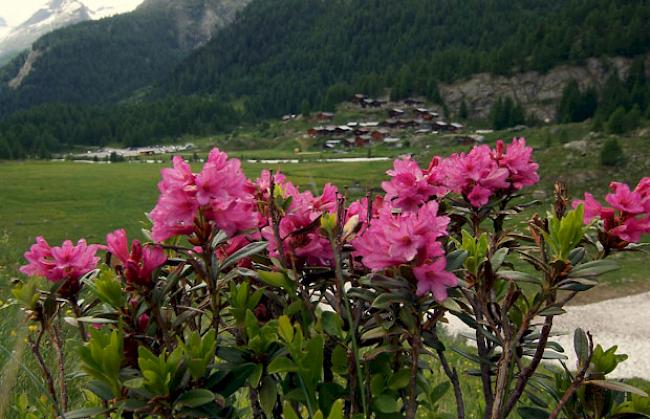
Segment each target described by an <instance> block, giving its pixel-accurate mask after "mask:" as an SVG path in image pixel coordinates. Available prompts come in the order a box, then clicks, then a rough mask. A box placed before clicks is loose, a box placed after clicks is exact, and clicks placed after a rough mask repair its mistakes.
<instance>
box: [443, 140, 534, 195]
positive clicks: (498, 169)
mask: <svg viewBox="0 0 650 419" xmlns="http://www.w3.org/2000/svg"><path fill="white" fill-rule="evenodd" d="M532 151H533V150H532V148H530V147H527V146H526V140H524V139H523V138H515V139H514V140H513V141H512V143H511V144H509V145H508V146H507V148H506V149H505V152H504V143H503V141H501V140H499V141H497V146H496V149H495V150H491V149H490V148H489V147H488V146H486V145H482V146H479V147H474V148H473V149H472V150H471V151H470V152H469V153H467V154H465V153H459V154H453V155H452V156H450V157H449V158H447V159H445V160H444V161H443V162H442V165H443V167H444V168H443V169H442V170H443V171H444V173H445V175H444V177H445V181H444V182H445V185H446V186H447V187H448V188H449V189H450V190H451V191H453V192H456V193H459V194H462V195H463V196H464V197H466V198H467V200H468V201H469V202H470V204H472V206H473V207H475V208H479V207H482V206H484V205H485V204H487V203H488V201H489V200H490V198H491V197H492V196H493V195H495V194H496V193H498V192H499V191H517V190H520V189H521V188H523V187H524V186H530V185H534V184H535V183H537V182H538V181H539V175H538V174H537V169H538V167H539V166H538V165H537V163H535V162H534V161H533V160H532Z"/></svg>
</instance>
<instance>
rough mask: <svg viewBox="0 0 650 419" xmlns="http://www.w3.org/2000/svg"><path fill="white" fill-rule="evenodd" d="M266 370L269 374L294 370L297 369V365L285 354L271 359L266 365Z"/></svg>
mask: <svg viewBox="0 0 650 419" xmlns="http://www.w3.org/2000/svg"><path fill="white" fill-rule="evenodd" d="M267 371H268V372H269V374H277V373H280V372H296V371H298V367H297V366H296V364H295V363H294V362H293V361H292V360H290V359H289V358H287V357H286V356H281V357H278V358H275V359H274V360H273V361H271V363H270V364H269V366H268V367H267Z"/></svg>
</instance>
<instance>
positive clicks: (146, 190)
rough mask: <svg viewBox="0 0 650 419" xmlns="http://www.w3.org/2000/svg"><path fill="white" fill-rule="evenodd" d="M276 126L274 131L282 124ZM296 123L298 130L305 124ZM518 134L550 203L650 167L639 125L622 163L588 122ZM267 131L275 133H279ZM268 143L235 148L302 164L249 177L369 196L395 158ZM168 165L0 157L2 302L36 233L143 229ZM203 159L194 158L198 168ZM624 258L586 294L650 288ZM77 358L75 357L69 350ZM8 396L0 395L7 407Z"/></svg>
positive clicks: (638, 265)
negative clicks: (579, 146) (609, 160)
mask: <svg viewBox="0 0 650 419" xmlns="http://www.w3.org/2000/svg"><path fill="white" fill-rule="evenodd" d="M301 124H302V125H305V126H306V124H304V123H301ZM302 125H301V127H300V129H302ZM269 129H270V130H274V129H275V127H271V128H269ZM295 132H299V130H298V128H296V130H295ZM516 134H517V136H519V135H521V136H526V137H527V138H528V139H529V144H531V145H532V146H534V147H535V149H536V153H535V158H536V160H537V161H538V162H539V163H540V173H541V182H540V184H539V185H537V186H534V187H533V188H531V189H530V190H529V191H528V192H529V193H530V194H531V195H532V196H534V197H535V198H537V199H540V200H541V201H543V203H544V204H548V203H549V202H550V199H551V194H550V192H551V191H552V184H553V182H554V181H555V180H556V179H558V178H559V179H562V180H564V181H566V182H567V184H568V185H569V188H570V191H571V193H572V196H575V197H577V196H579V195H581V193H582V192H583V191H586V190H589V191H594V193H595V194H596V195H597V196H602V194H603V193H605V192H606V190H607V185H608V182H609V181H610V180H612V179H614V180H620V181H625V182H630V183H636V182H637V181H638V180H639V179H640V178H641V177H643V176H644V175H645V176H647V175H649V174H650V138H649V136H648V134H647V133H645V134H644V132H642V131H640V132H637V133H636V134H634V135H629V136H626V137H621V138H620V143H621V145H622V147H623V149H624V150H625V153H626V155H627V156H628V159H627V163H626V164H625V166H623V167H619V168H604V167H602V166H601V165H600V164H599V153H600V149H601V147H602V144H603V143H604V141H605V139H606V137H605V136H597V137H589V135H590V134H589V127H588V126H587V125H584V124H578V125H567V126H562V127H547V128H541V129H530V130H526V131H524V132H518V133H516ZM268 135H270V136H273V135H274V133H273V132H271V133H270V134H268ZM248 136H252V134H251V133H245V134H242V137H243V138H247V137H248ZM512 136H514V133H509V132H500V133H494V134H491V135H489V136H488V139H487V140H488V143H490V144H493V141H494V140H495V139H496V138H497V137H504V138H510V137H512ZM583 138H589V144H588V147H587V148H586V150H585V152H584V153H582V152H577V151H572V150H570V149H567V148H565V146H564V145H565V144H566V143H568V142H571V141H575V140H580V139H583ZM224 141H225V138H219V139H215V140H214V141H211V140H208V139H206V140H204V141H203V142H201V143H200V145H201V151H200V153H199V154H200V156H201V157H204V156H205V154H206V150H207V149H208V148H209V145H210V144H212V143H213V142H214V143H216V144H219V145H223V142H224ZM271 144H272V145H273V147H271V148H265V149H255V148H250V149H244V148H242V147H236V148H235V149H234V150H233V151H231V153H230V154H231V156H232V157H238V158H243V159H246V160H247V159H252V160H257V159H281V158H291V159H296V158H299V159H301V160H303V161H302V162H301V163H298V164H283V165H268V164H267V165H264V164H260V163H244V165H243V167H244V170H245V172H246V174H247V175H248V176H249V177H251V178H255V177H257V175H258V174H259V172H260V170H262V169H264V168H267V169H272V170H275V169H280V170H282V171H283V172H284V173H285V174H287V175H288V177H289V178H290V179H291V180H292V181H294V182H295V183H296V184H298V185H300V186H301V187H302V188H303V189H312V190H318V189H320V188H321V187H322V185H323V184H324V183H326V182H332V183H334V184H336V185H338V186H339V187H340V188H344V187H348V188H349V189H348V191H349V194H350V196H352V197H359V196H362V195H364V194H365V193H366V191H369V190H370V191H375V190H378V188H379V185H380V182H381V180H383V179H385V177H386V175H385V172H386V170H387V169H388V168H389V167H390V165H391V163H390V162H389V161H378V162H364V163H319V162H315V161H313V160H314V159H318V158H320V157H332V156H338V157H362V156H366V155H367V151H363V150H361V151H355V152H353V153H349V154H346V155H344V156H343V155H339V154H334V153H321V152H320V151H318V150H315V151H314V150H313V148H312V152H311V153H308V154H300V155H296V154H294V146H296V145H298V146H300V143H299V142H298V141H297V140H294V139H292V138H291V136H287V137H282V138H280V139H276V140H274V141H271ZM224 148H225V147H224ZM226 149H227V148H226ZM466 149H467V147H458V146H454V144H453V142H450V141H448V140H444V139H440V138H439V137H429V138H422V139H418V140H417V141H415V140H414V141H412V142H411V145H410V146H409V147H407V148H404V149H400V150H396V149H388V148H381V147H379V148H377V149H373V151H372V154H373V156H390V157H395V156H397V155H399V154H402V153H413V154H414V155H415V156H416V157H417V158H418V159H419V160H420V161H421V163H422V164H423V165H426V163H427V161H428V160H429V159H430V157H431V156H432V155H433V154H441V155H448V154H450V153H451V152H454V151H460V150H466ZM167 166H169V164H168V163H166V164H128V163H119V164H111V165H103V164H92V165H90V164H80V163H71V162H5V163H2V162H0V307H1V306H2V301H6V299H7V298H8V287H9V283H10V280H11V278H12V277H14V276H16V272H17V271H16V268H17V266H18V264H19V263H21V257H22V256H21V255H22V253H23V252H24V251H25V250H26V249H27V248H28V247H29V246H30V245H31V244H32V243H33V241H34V238H35V237H36V236H37V235H43V236H45V237H46V239H47V240H49V241H50V242H51V243H52V244H59V243H60V242H61V241H62V240H64V239H71V240H76V239H78V238H80V237H85V238H86V239H87V240H88V241H89V242H95V243H97V242H103V241H104V237H105V235H106V233H108V232H110V231H112V230H114V229H117V228H120V227H124V228H126V229H127V230H128V231H129V234H130V235H131V236H137V235H139V230H140V228H141V227H142V225H143V223H145V222H146V216H145V212H147V211H149V210H150V209H151V208H152V207H153V206H154V204H155V202H156V199H157V195H158V193H157V188H156V184H157V182H158V180H159V177H160V170H161V169H162V168H163V167H167ZM198 167H199V166H198V165H197V166H196V169H197V170H198ZM546 208H547V207H546V206H545V205H543V204H542V205H540V206H538V207H536V208H533V209H532V210H531V211H530V212H529V213H528V214H527V215H530V214H531V213H532V212H533V211H537V212H543V211H546ZM624 258H625V263H624V265H623V266H624V268H623V269H622V270H620V271H618V272H616V273H613V274H609V275H608V276H606V277H604V283H605V285H603V286H600V287H597V288H595V289H594V290H593V291H590V292H589V293H586V295H587V296H586V297H585V298H584V299H583V300H582V302H587V301H593V300H599V299H603V298H611V297H614V296H620V295H624V294H631V293H637V292H640V291H646V290H649V289H650V281H648V268H647V255H642V254H635V255H625V257H624ZM0 315H1V316H2V318H3V320H2V321H0V370H1V369H2V367H3V365H4V364H5V362H6V360H7V359H8V357H9V356H10V353H11V351H12V350H13V349H14V346H13V345H14V343H18V344H19V345H18V346H17V347H16V348H18V349H19V350H23V349H25V348H22V349H21V345H20V341H21V337H20V336H19V334H18V336H16V330H20V327H17V326H16V325H17V324H18V323H19V322H20V317H19V316H18V315H19V313H16V312H15V311H14V310H13V309H7V310H2V311H0ZM19 355H20V352H18V353H16V354H14V355H13V356H18V357H19V358H21V359H23V360H24V362H25V364H24V365H25V366H26V367H27V368H29V369H33V368H35V366H34V365H33V362H32V361H31V358H32V357H31V356H29V354H25V356H19ZM71 362H74V360H73V359H71ZM463 362H465V361H463V360H461V359H454V363H455V364H457V365H459V366H460V367H461V368H465V367H464V366H463V364H462V363H463ZM33 370H34V371H35V370H36V369H33ZM17 380H18V381H17V382H16V384H15V387H14V391H13V394H12V395H11V396H10V397H12V398H13V397H15V396H16V395H17V394H20V393H21V392H29V393H30V394H31V393H34V391H37V392H38V393H40V390H39V387H38V386H39V385H40V384H39V381H38V379H34V378H33V377H31V376H30V375H29V374H28V373H27V372H26V371H23V372H22V373H21V374H19V376H18V379H17ZM476 390H477V389H476V388H474V387H472V386H470V387H468V388H467V391H468V392H472V391H476ZM38 393H36V394H38ZM7 396H8V395H6V394H5V395H0V406H1V405H2V402H3V398H5V400H6V397H7ZM12 400H14V401H15V399H12ZM30 401H31V402H36V401H37V400H36V399H33V400H31V399H30Z"/></svg>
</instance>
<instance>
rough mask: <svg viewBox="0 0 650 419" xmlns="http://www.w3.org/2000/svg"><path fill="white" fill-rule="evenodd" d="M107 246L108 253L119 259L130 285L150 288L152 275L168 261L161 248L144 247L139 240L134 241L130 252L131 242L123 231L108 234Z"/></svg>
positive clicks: (120, 268) (120, 267) (118, 264)
mask: <svg viewBox="0 0 650 419" xmlns="http://www.w3.org/2000/svg"><path fill="white" fill-rule="evenodd" d="M106 244H107V245H108V246H107V247H108V251H109V252H111V254H112V255H113V256H115V257H116V258H117V259H118V263H117V266H118V267H119V270H120V271H122V272H123V273H124V278H125V279H126V282H127V283H128V284H130V285H139V286H145V287H149V286H150V285H151V284H152V280H151V274H152V273H153V272H154V271H155V270H156V269H157V268H159V267H160V266H162V265H163V264H164V263H165V262H166V261H167V257H166V256H165V252H164V251H163V249H162V248H161V247H159V246H144V247H143V246H142V245H141V244H140V241H139V240H133V243H131V249H130V250H129V241H128V239H127V237H126V231H124V230H123V229H120V230H116V231H114V232H113V233H110V234H108V235H107V236H106Z"/></svg>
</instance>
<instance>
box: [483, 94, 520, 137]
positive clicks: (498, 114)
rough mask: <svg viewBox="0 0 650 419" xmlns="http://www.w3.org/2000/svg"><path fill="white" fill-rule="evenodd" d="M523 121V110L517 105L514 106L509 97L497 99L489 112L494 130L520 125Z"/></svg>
mask: <svg viewBox="0 0 650 419" xmlns="http://www.w3.org/2000/svg"><path fill="white" fill-rule="evenodd" d="M525 120H526V118H525V116H524V110H523V108H522V107H521V105H520V104H519V103H517V104H515V102H514V101H513V100H512V98H511V97H507V98H505V99H503V98H499V99H497V101H496V102H495V103H494V105H493V106H492V110H491V112H490V121H491V122H492V128H494V129H496V130H500V129H504V128H508V127H513V126H515V125H521V124H523V123H525Z"/></svg>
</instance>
